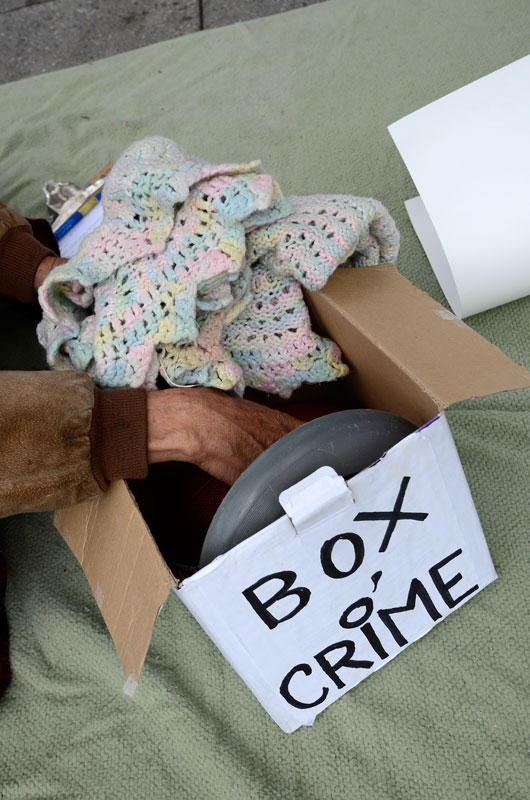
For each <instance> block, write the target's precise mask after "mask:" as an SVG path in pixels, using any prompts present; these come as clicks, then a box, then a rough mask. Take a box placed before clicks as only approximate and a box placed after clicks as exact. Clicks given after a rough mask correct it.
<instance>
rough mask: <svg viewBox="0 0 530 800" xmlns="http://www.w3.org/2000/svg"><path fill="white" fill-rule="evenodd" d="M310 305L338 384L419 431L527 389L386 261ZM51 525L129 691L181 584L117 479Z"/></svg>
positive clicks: (528, 381)
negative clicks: (451, 410)
mask: <svg viewBox="0 0 530 800" xmlns="http://www.w3.org/2000/svg"><path fill="white" fill-rule="evenodd" d="M309 301H310V304H311V306H312V309H313V311H314V314H315V316H316V318H317V319H318V322H319V323H320V326H321V328H322V329H323V331H325V332H326V333H327V334H328V335H329V336H330V337H331V338H333V339H334V340H335V341H336V342H337V343H338V344H339V346H340V347H341V349H342V352H343V355H344V358H345V360H346V361H347V362H348V363H349V365H350V367H351V372H350V375H349V376H348V378H347V379H346V384H347V386H348V387H349V389H350V390H351V392H352V397H354V398H355V399H356V405H357V406H358V405H363V406H364V407H367V408H374V409H381V410H385V411H391V412H393V413H395V414H398V415H400V416H403V417H405V418H407V419H409V420H410V421H411V422H413V423H414V424H416V425H418V426H421V425H423V424H425V423H427V422H428V421H429V420H431V419H432V418H433V417H435V416H436V415H438V414H439V413H440V412H441V411H443V409H445V408H447V407H449V406H451V405H452V404H454V403H457V402H459V401H462V400H466V399H468V398H471V397H482V396H485V395H489V394H494V393H496V392H501V391H507V390H511V389H520V388H528V387H530V372H529V371H528V370H526V369H524V368H523V367H520V366H518V365H516V364H514V363H513V362H512V361H511V360H510V359H509V358H508V357H507V356H506V355H505V354H504V353H503V352H502V351H501V350H499V349H498V348H497V347H495V346H494V345H492V344H490V343H489V342H487V341H486V340H485V339H484V338H482V337H481V336H479V335H478V334H477V333H475V332H474V331H473V330H472V329H471V328H469V327H468V326H467V325H466V324H465V323H463V322H462V321H461V320H459V319H457V318H456V317H455V316H454V315H453V314H452V313H451V312H449V311H447V310H446V309H444V308H443V307H442V306H440V305H439V304H438V303H436V302H435V301H434V300H432V298H430V297H429V296H428V295H426V294H425V293H423V292H421V291H420V290H418V289H417V288H416V287H414V286H413V285H412V284H411V283H410V282H409V281H407V280H406V279H405V278H404V277H403V276H401V275H400V274H399V273H398V272H397V270H396V269H395V267H394V266H393V265H391V264H381V265H379V266H376V267H370V268H365V269H339V270H337V271H336V272H335V273H334V275H333V276H332V278H331V279H330V280H329V281H328V283H327V285H326V286H325V288H324V289H323V290H321V291H320V292H318V293H311V294H310V296H309ZM54 522H55V525H56V527H57V528H58V530H59V531H60V532H61V534H62V535H63V537H64V539H65V540H66V542H67V544H68V545H69V547H70V548H71V550H72V551H73V553H74V555H75V556H76V558H77V559H78V560H79V562H80V564H81V566H82V568H83V570H84V572H85V575H86V577H87V580H88V583H89V585H90V587H91V589H92V592H93V593H94V597H95V599H96V602H97V604H98V606H99V608H100V610H101V613H102V614H103V617H104V619H105V622H106V624H107V627H108V629H109V631H110V633H111V635H112V638H113V640H114V644H115V646H116V650H117V652H118V655H119V658H120V661H121V664H122V667H123V670H124V672H125V675H126V676H127V684H126V686H127V687H128V689H129V690H130V691H131V692H132V691H134V689H135V687H136V684H137V681H138V679H139V676H140V672H141V669H142V665H143V663H144V660H145V657H146V654H147V650H148V647H149V643H150V640H151V635H152V632H153V628H154V625H155V622H156V619H157V616H158V614H159V612H160V610H161V608H162V607H163V606H164V604H165V603H166V601H167V599H168V595H169V592H170V591H171V589H172V588H177V587H178V586H179V581H178V580H177V579H176V578H175V576H174V575H173V574H172V572H171V571H170V569H169V567H168V565H167V564H166V563H165V561H164V559H163V557H162V555H161V553H160V551H159V549H158V547H157V544H156V543H155V540H154V539H153V537H152V535H151V533H150V531H149V528H148V527H147V524H146V523H145V521H144V519H143V517H142V513H141V512H140V510H139V508H138V505H137V503H136V502H135V499H134V497H133V495H132V493H131V491H130V490H129V488H128V486H127V484H126V483H125V482H124V481H117V482H115V483H113V484H112V485H111V486H110V488H109V490H108V491H107V492H106V493H105V494H103V495H102V496H100V497H98V498H96V499H95V500H92V501H90V502H85V503H81V504H79V505H77V506H73V507H70V508H65V509H61V510H60V511H57V512H56V514H55V517H54ZM205 569H206V568H205ZM197 574H199V573H197Z"/></svg>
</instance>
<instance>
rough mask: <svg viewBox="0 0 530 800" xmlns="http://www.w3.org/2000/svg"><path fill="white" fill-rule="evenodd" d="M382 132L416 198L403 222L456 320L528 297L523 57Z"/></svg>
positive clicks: (529, 121) (528, 172)
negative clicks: (413, 233)
mask: <svg viewBox="0 0 530 800" xmlns="http://www.w3.org/2000/svg"><path fill="white" fill-rule="evenodd" d="M388 130H389V131H390V134H391V136H392V138H393V140H394V142H395V144H396V146H397V148H398V150H399V152H400V153H401V156H402V158H403V160H404V162H405V164H406V165H407V168H408V170H409V172H410V174H411V177H412V179H413V181H414V183H415V184H416V188H417V189H418V192H419V194H420V197H415V198H413V199H412V200H408V201H407V202H406V203H405V205H406V208H407V211H408V214H409V216H410V219H411V222H412V224H413V226H414V229H415V231H416V233H417V235H418V238H419V239H420V241H421V243H422V245H423V247H424V249H425V252H426V254H427V257H428V258H429V261H430V263H431V266H432V268H433V269H434V272H435V273H436V277H437V278H438V281H439V283H440V286H441V287H442V289H443V291H444V293H445V296H446V297H447V300H448V301H449V304H450V306H451V308H452V309H453V311H454V312H455V314H456V315H457V316H458V317H468V316H470V315H471V314H476V313H478V312H480V311H485V310H486V309H488V308H494V307H495V306H499V305H502V304H503V303H507V302H509V301H511V300H516V299H518V298H520V297H525V296H526V295H528V294H530V203H529V202H528V186H529V185H530V147H529V142H530V56H526V57H525V58H521V59H520V60H519V61H515V62H514V63H513V64H509V65H508V66H506V67H503V68H502V69H499V70H497V71H496V72H492V73H491V74H490V75H486V76H485V77H484V78H481V79H480V80H477V81H474V82H473V83H470V84H468V85H467V86H464V87H463V88H462V89H458V90H457V91H455V92H451V94H448V95H446V96H445V97H442V98H441V99H439V100H436V101H435V102H433V103H430V104H429V105H427V106H425V107H424V108H421V109H419V110H418V111H415V112H413V113H412V114H409V115H408V116H406V117H404V118H403V119H400V120H399V121H398V122H395V123H394V124H393V125H390V126H389V128H388Z"/></svg>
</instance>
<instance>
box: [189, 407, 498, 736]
mask: <svg viewBox="0 0 530 800" xmlns="http://www.w3.org/2000/svg"><path fill="white" fill-rule="evenodd" d="M280 502H281V504H282V506H283V508H284V510H285V511H286V512H287V514H286V515H285V516H283V517H282V518H281V519H279V520H277V521H276V522H274V523H272V524H271V525H269V526H267V527H266V528H264V529H263V530H262V531H260V532H259V533H257V534H255V535H254V536H252V537H251V538H249V539H247V540H245V541H244V542H242V543H241V544H239V545H237V546H236V547H234V548H233V549H232V550H230V551H229V552H228V553H226V554H225V555H222V556H219V557H218V558H216V559H215V560H214V561H213V562H212V563H211V564H209V565H208V566H206V567H204V568H203V569H202V570H200V571H199V572H198V573H196V574H195V575H193V576H191V577H190V578H187V579H186V580H185V581H183V583H182V584H181V585H180V587H179V589H178V590H177V595H178V597H180V599H181V600H182V601H183V602H184V603H185V605H186V606H187V607H188V608H189V610H190V611H191V612H192V614H193V615H194V616H195V617H196V619H197V620H198V621H199V623H200V624H201V626H202V627H203V628H204V630H205V631H206V633H207V634H208V635H209V636H210V637H211V639H212V640H213V641H214V643H215V644H216V645H217V647H218V648H219V649H220V650H221V652H222V653H223V654H224V656H225V657H226V658H227V659H228V661H229V662H230V663H231V664H232V666H233V667H234V669H235V670H236V671H237V672H238V673H239V675H240V676H241V677H242V678H243V680H244V681H245V683H246V684H247V686H248V687H249V688H250V689H251V691H252V692H253V693H254V694H255V695H256V697H257V699H258V700H259V701H260V703H261V704H262V705H263V707H264V708H265V709H266V710H267V711H268V713H269V714H270V715H271V717H272V718H273V719H274V720H275V721H276V722H277V724H278V725H279V726H280V727H281V728H282V729H283V730H284V731H286V732H287V733H290V732H292V731H294V730H296V729H297V728H298V727H299V726H300V725H311V724H312V723H313V721H314V719H315V717H316V715H317V714H319V713H320V712H321V711H323V710H324V709H325V708H326V707H327V706H329V705H330V704H331V703H333V702H334V701H335V700H337V699H339V698H340V697H341V696H342V695H343V694H345V692H347V691H349V690H350V689H352V688H353V687H354V686H355V685H356V684H358V683H359V682H360V681H362V680H363V679H364V678H366V677H368V676H369V675H370V674H371V673H373V672H375V671H376V670H378V669H379V668H380V667H382V666H384V665H385V664H387V663H388V662H389V661H390V660H391V659H392V658H394V657H395V656H397V655H399V653H400V652H401V651H402V650H403V649H404V648H405V647H407V646H408V645H409V644H411V643H412V642H414V641H415V640H417V639H419V638H420V637H421V636H423V635H424V634H425V633H427V632H428V631H429V630H431V628H433V627H434V625H436V624H437V623H438V622H440V621H441V620H442V619H444V617H446V616H447V615H448V614H450V613H451V612H452V611H454V610H455V609H457V608H459V606H461V605H462V604H463V603H465V602H467V600H469V599H471V598H472V597H474V595H475V594H476V593H477V592H478V591H479V590H480V589H482V588H484V586H486V585H487V584H488V583H490V582H491V581H492V580H494V579H495V577H496V575H495V570H494V568H493V564H492V562H491V558H490V555H489V552H488V548H487V545H486V541H485V538H484V534H483V532H482V528H481V526H480V522H479V519H478V516H477V513H476V510H475V506H474V504H473V500H472V498H471V494H470V491H469V488H468V485H467V481H466V478H465V475H464V472H463V469H462V466H461V464H460V460H459V458H458V454H457V452H456V448H455V445H454V442H453V438H452V436H451V433H450V430H449V427H448V425H447V422H446V420H445V417H444V416H443V415H442V416H440V417H437V418H436V419H435V420H433V421H432V422H431V423H429V424H428V425H426V426H424V427H423V428H420V429H419V430H418V431H416V432H414V433H413V434H411V435H410V436H408V437H407V438H406V439H404V440H402V441H401V442H399V443H398V444H397V445H395V447H393V448H392V449H391V450H390V451H389V452H388V453H387V454H386V455H385V456H384V457H383V458H381V459H380V460H379V461H378V462H377V463H376V464H374V465H373V466H372V467H369V468H368V469H366V470H364V471H363V472H361V473H360V474H359V475H356V476H355V477H353V478H352V479H351V480H349V481H348V482H347V483H346V482H345V481H344V480H343V479H342V478H341V477H340V476H338V475H337V474H336V473H335V472H334V470H332V469H331V468H330V467H322V468H321V469H319V470H317V471H316V472H315V473H313V474H312V475H310V476H309V477H307V478H305V479H304V480H303V481H300V482H299V483H298V484H296V485H295V486H293V487H291V488H290V489H288V490H287V491H285V492H283V493H282V495H281V496H280Z"/></svg>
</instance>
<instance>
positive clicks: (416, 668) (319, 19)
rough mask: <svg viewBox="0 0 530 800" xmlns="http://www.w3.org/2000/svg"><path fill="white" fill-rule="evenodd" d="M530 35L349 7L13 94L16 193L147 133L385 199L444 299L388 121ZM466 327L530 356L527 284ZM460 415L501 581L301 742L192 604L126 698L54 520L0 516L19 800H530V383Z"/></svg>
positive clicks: (417, 279)
mask: <svg viewBox="0 0 530 800" xmlns="http://www.w3.org/2000/svg"><path fill="white" fill-rule="evenodd" d="M529 32H530V5H529V3H528V2H527V0H504V2H502V3H500V2H498V0H466V2H462V0H423V2H421V3H419V2H417V0H400V1H399V2H396V0H332V2H329V3H324V4H322V5H315V6H312V7H309V8H307V9H304V10H301V11H296V12H291V13H288V14H285V15H280V16H277V17H270V18H267V19H262V20H258V21H256V22H251V23H245V24H240V25H236V26H233V27H228V28H222V29H218V30H211V31H205V32H203V33H200V34H194V35H192V36H189V37H185V38H181V39H177V40H175V41H170V42H164V43H162V44H159V45H155V46H150V47H148V48H145V49H142V50H139V51H136V52H133V53H129V54H124V55H119V56H116V57H113V58H110V59H106V60H104V61H100V62H96V63H93V64H89V65H85V66H82V67H75V68H73V69H69V70H66V71H63V72H56V73H53V74H49V75H44V76H39V77H36V78H31V79H28V80H24V81H21V82H18V83H15V84H11V85H6V86H2V87H0V104H1V108H2V137H1V151H2V159H1V164H2V170H1V173H0V197H2V199H3V200H4V201H5V202H8V203H11V204H13V205H15V206H16V207H18V208H19V209H20V210H22V211H24V213H26V214H42V213H43V211H44V206H43V202H42V200H41V198H42V194H41V186H42V184H43V183H44V181H45V180H47V179H48V178H57V179H70V180H74V181H76V182H82V181H85V180H88V179H89V178H90V177H91V176H92V175H93V174H94V172H96V171H97V170H98V169H99V167H100V166H102V165H104V164H105V163H106V162H107V161H110V160H114V159H115V158H116V157H117V156H118V155H119V154H120V152H121V150H122V149H123V148H124V147H125V146H126V145H128V144H129V143H130V142H131V141H133V140H134V139H135V138H138V137H140V136H143V135H146V134H149V133H158V134H162V135H166V136H169V137H171V138H173V139H175V140H177V141H178V142H179V143H181V144H182V145H183V146H184V147H185V148H186V149H187V150H188V151H190V152H192V153H195V154H197V155H199V156H203V157H204V158H206V159H208V160H210V161H213V162H215V161H219V162H223V161H224V162H226V161H246V160H248V159H251V158H255V157H260V158H261V159H262V160H263V163H264V166H265V168H266V170H267V171H270V172H272V173H273V174H274V175H275V176H276V177H277V178H278V180H279V182H280V185H281V186H282V189H283V190H284V191H285V192H287V193H300V194H305V193H316V192H344V193H353V194H359V195H368V196H374V197H377V198H378V199H380V200H381V201H382V202H383V203H385V204H386V205H387V207H388V208H389V210H390V212H391V213H392V214H393V215H394V216H395V218H396V220H397V222H398V225H399V227H400V229H401V232H402V249H401V253H400V257H399V259H398V268H399V269H400V270H401V272H402V273H403V274H405V275H406V277H407V278H409V279H410V280H412V281H413V282H414V283H415V284H416V285H418V286H419V287H421V288H422V289H424V290H425V291H427V292H429V294H431V295H432V296H433V297H435V298H436V299H437V300H439V301H441V302H443V303H445V301H444V299H443V296H442V294H441V291H440V289H439V287H438V284H437V282H436V280H435V278H434V275H433V273H432V271H431V269H430V267H429V265H428V263H427V260H426V258H425V255H424V253H423V250H422V248H421V246H420V244H419V242H418V240H417V239H416V237H415V235H414V233H413V231H412V228H411V225H410V223H409V220H408V217H407V215H406V212H405V208H404V205H403V202H404V200H406V199H407V198H409V197H412V196H414V194H415V189H414V186H413V183H412V181H411V179H410V177H409V175H408V173H407V171H406V168H405V167H404V165H403V162H402V161H401V158H400V156H399V154H398V152H397V150H396V149H395V147H394V145H393V143H392V140H391V138H390V136H389V134H388V132H387V130H386V126H387V125H388V124H390V123H391V122H394V121H395V120H397V119H399V118H400V117H402V116H403V115H404V114H407V113H409V112H411V111H413V110H415V109H416V108H419V107H420V106H423V105H424V104H426V103H428V102H430V101H432V100H435V99H436V98H438V97H440V96H442V95H444V94H446V93H447V92H449V91H451V90H453V89H456V88H458V87H460V86H462V85H464V84H466V83H468V82H470V81H472V80H474V79H476V78H478V77H480V76H482V75H485V74H487V73H488V72H491V71H492V70H494V69H497V68H499V67H501V66H503V65H505V64H507V63H509V62H511V61H514V60H515V59H517V58H520V57H522V56H524V55H527V53H528V51H529V50H530V44H529V42H530V37H529V35H528V34H529ZM525 101H526V100H525ZM500 200H502V198H501V199H500ZM494 217H495V213H494V207H492V219H491V220H490V219H485V220H484V235H485V236H487V233H488V228H489V226H490V225H492V224H495V222H494ZM462 224H463V225H465V220H462ZM499 269H502V254H501V259H500V261H499ZM409 322H410V324H413V320H412V321H409ZM468 322H469V324H471V325H472V327H474V328H475V329H476V330H477V331H478V332H479V333H481V334H483V335H484V336H486V337H487V338H488V339H490V340H491V341H494V342H495V343H496V344H497V345H499V346H500V347H501V348H502V349H503V350H505V352H506V353H507V354H508V355H509V356H510V357H511V358H513V359H514V360H516V361H518V362H519V363H522V364H525V365H526V366H527V367H530V298H526V299H523V300H520V301H517V302H514V303H511V304H509V305H505V306H503V307H501V308H497V309H494V310H492V311H489V312H486V313H483V314H480V315H477V316H476V317H473V318H471V319H470V320H468ZM15 324H17V325H18V326H19V327H18V330H19V335H18V338H16V337H15V334H14V328H13V326H14V325H15ZM33 324H34V319H33V318H32V317H31V315H30V314H27V313H21V312H20V311H19V310H18V309H11V310H9V311H8V310H6V309H5V308H2V313H1V316H0V335H2V338H3V339H4V344H3V351H4V352H3V358H2V366H3V367H6V366H10V367H11V368H13V366H19V367H21V368H28V367H30V366H31V367H35V365H36V364H38V363H39V358H41V356H40V355H39V353H38V351H37V349H36V347H35V343H34V339H33V334H32V330H33ZM6 336H7V339H6ZM448 416H449V421H450V424H451V428H452V430H453V433H454V436H455V440H456V443H457V446H458V449H459V452H460V455H461V458H462V461H463V464H464V468H465V471H466V474H467V476H468V480H469V483H470V487H471V490H472V493H473V496H474V499H475V502H476V505H477V509H478V512H479V516H480V518H481V520H482V523H483V527H484V531H485V534H486V537H487V540H488V544H489V547H490V551H491V554H492V557H493V561H494V564H495V566H496V569H497V571H498V575H499V579H498V581H496V582H495V583H494V584H492V585H491V586H489V587H488V588H486V589H485V590H484V591H483V592H481V593H480V594H479V595H477V597H476V598H474V599H473V600H472V601H471V602H470V603H468V604H466V605H465V606H464V607H462V608H461V609H459V610H458V611H457V613H455V614H454V615H452V616H451V617H450V618H449V619H447V620H446V621H444V622H443V623H442V624H441V625H439V626H438V627H436V628H435V629H434V630H433V631H432V632H431V633H430V634H429V635H428V636H426V637H425V638H423V639H421V640H420V641H419V642H417V643H416V644H414V645H412V646H411V647H409V648H408V649H407V650H406V651H405V652H403V653H402V654H401V655H400V657H399V658H397V659H396V660H394V661H392V663H391V664H389V665H387V666H386V667H385V668H384V669H382V670H380V671H378V672H377V673H376V674H374V675H373V676H371V677H370V678H368V679H367V680H366V681H364V682H363V683H361V684H360V685H359V686H358V687H356V688H355V689H353V690H352V691H351V692H349V693H348V694H347V695H345V696H344V697H343V698H342V699H340V700H339V701H338V702H336V703H335V704H333V705H332V706H331V707H330V708H329V709H327V710H326V711H325V712H324V713H323V714H322V715H320V716H319V717H318V718H317V720H316V722H315V725H314V726H313V728H303V729H300V730H299V731H297V732H296V733H294V734H292V735H290V736H287V735H286V734H284V733H282V732H281V730H280V729H279V728H278V727H277V726H276V725H275V723H274V722H272V720H271V719H270V718H269V717H268V716H267V714H266V713H265V711H263V709H262V708H261V706H260V705H259V704H258V702H257V701H256V700H255V699H254V697H253V696H252V694H251V693H250V691H249V690H248V689H247V688H246V686H245V685H244V684H243V682H242V681H241V680H240V679H239V677H238V676H237V675H236V674H235V673H234V672H233V670H232V669H231V667H230V666H229V665H228V664H227V663H226V662H225V661H224V659H223V657H222V656H221V654H220V653H219V652H218V651H217V650H216V649H215V647H214V646H213V644H212V643H211V642H210V640H209V639H208V638H207V636H206V635H205V634H204V633H203V632H202V631H201V629H200V628H199V626H198V624H197V623H196V622H195V621H194V619H193V618H192V617H191V615H190V614H189V613H188V611H187V610H186V609H185V608H184V606H182V605H181V604H180V602H179V600H178V599H177V598H175V597H174V596H172V597H171V598H170V601H169V602H168V604H167V606H166V608H165V610H164V611H163V613H162V615H161V617H160V619H159V620H158V622H157V625H156V628H155V633H154V636H153V642H152V646H151V649H150V651H149V654H148V658H147V662H146V665H145V668H144V671H143V674H142V678H141V682H140V685H139V688H138V690H137V693H136V696H135V697H134V699H130V698H128V697H127V696H125V695H124V694H123V693H122V686H123V683H124V677H123V675H122V672H121V668H120V665H119V662H118V658H117V656H116V654H115V652H114V649H113V645H112V642H111V640H110V637H109V635H108V633H107V631H106V629H105V627H104V623H103V621H102V619H101V617H100V615H99V611H98V608H97V605H96V603H95V601H94V599H93V598H92V595H91V593H90V591H89V589H88V587H87V584H86V581H85V579H84V576H83V574H82V572H81V570H80V568H79V566H78V565H77V562H76V561H75V559H74V558H73V556H72V555H71V553H70V551H69V550H68V548H67V547H66V545H65V544H64V543H63V541H62V539H61V538H60V536H59V534H58V533H57V532H56V531H55V529H54V528H53V526H52V524H51V520H50V515H47V514H40V515H23V516H19V517H12V518H9V519H6V520H2V521H0V546H1V547H2V548H3V549H4V551H5V553H6V555H7V558H8V563H9V583H8V595H7V607H8V614H9V618H10V622H11V628H12V663H13V669H14V679H13V683H12V686H11V688H10V690H9V691H8V693H7V695H6V696H5V698H4V699H3V700H2V701H1V702H0V797H2V798H3V799H5V800H30V799H31V800H34V799H35V798H39V799H40V798H50V799H51V798H53V799H54V800H57V799H58V798H68V800H72V798H119V800H122V798H123V799H124V798H127V800H129V799H132V798H146V797H153V798H170V797H171V798H173V797H184V798H194V799H195V798H198V799H199V798H201V799H202V798H228V797H230V798H245V799H246V798H250V799H251V800H273V799H274V800H286V799H288V800H291V798H292V799H293V800H323V799H326V800H327V798H339V797H352V798H353V797H355V798H359V799H360V800H372V798H373V799H374V800H375V799H376V798H377V800H387V799H388V800H416V798H417V799H418V800H425V798H432V799H433V800H434V799H435V798H443V799H444V800H445V799H446V798H448V799H449V800H452V798H455V800H456V798H458V799H459V800H461V799H462V798H465V800H471V799H474V798H477V800H478V799H479V798H480V800H486V799H487V798H492V799H493V798H495V800H498V798H501V799H502V800H508V798H509V799H510V800H511V799H512V798H514V799H515V798H527V797H528V796H529V785H530V772H529V768H528V766H529V765H528V762H529V758H528V746H529V745H528V738H527V736H528V728H529V722H530V720H529V716H530V714H529V704H528V680H527V674H528V659H529V656H530V653H529V641H528V621H527V617H528V615H527V612H528V585H529V581H530V578H529V564H530V544H529V536H528V521H529V519H530V500H529V497H530V492H529V491H528V475H529V470H530V441H529V440H530V392H529V391H519V392H510V393H506V394H498V395H495V396H492V397H488V398H485V399H482V400H470V401H469V402H466V403H462V404H460V405H459V406H457V407H455V408H453V409H451V410H450V411H449V414H448ZM175 535H182V534H180V533H179V532H178V528H177V526H176V528H175Z"/></svg>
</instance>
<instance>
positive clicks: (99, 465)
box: [89, 387, 147, 489]
mask: <svg viewBox="0 0 530 800" xmlns="http://www.w3.org/2000/svg"><path fill="white" fill-rule="evenodd" d="M89 437H90V446H91V462H92V472H93V473H94V477H95V479H96V480H97V482H98V484H99V485H100V486H101V488H102V489H106V488H107V486H108V484H109V483H110V482H111V481H116V480H118V479H119V478H145V477H147V394H146V392H145V390H144V389H106V390H103V389H98V388H97V387H95V390H94V410H93V412H92V424H91V426H90V432H89Z"/></svg>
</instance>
